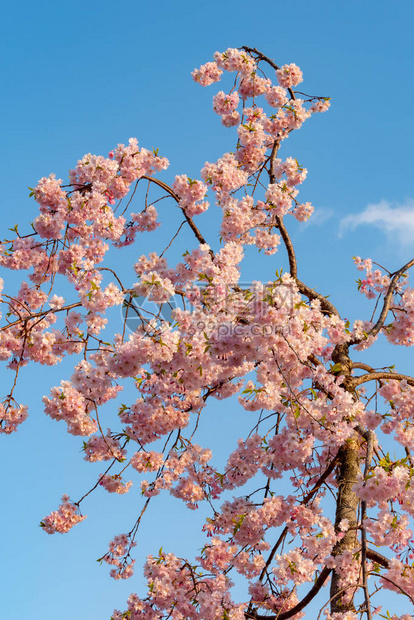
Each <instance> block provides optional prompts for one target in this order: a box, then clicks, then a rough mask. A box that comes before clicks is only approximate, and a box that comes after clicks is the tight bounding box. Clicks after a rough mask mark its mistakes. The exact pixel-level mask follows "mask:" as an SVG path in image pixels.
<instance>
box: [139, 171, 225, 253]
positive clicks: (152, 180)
mask: <svg viewBox="0 0 414 620" xmlns="http://www.w3.org/2000/svg"><path fill="white" fill-rule="evenodd" d="M141 179H145V180H146V181H150V183H155V185H158V186H159V187H161V188H162V189H163V190H164V191H165V192H167V194H169V195H170V196H171V197H172V198H174V200H175V201H176V203H177V204H178V206H180V198H179V196H177V194H176V193H175V192H174V190H173V189H172V188H171V187H170V186H169V185H167V183H164V181H160V179H156V178H155V177H149V176H147V175H146V174H144V176H142V177H141ZM180 209H181V211H182V212H183V214H184V217H185V219H186V222H187V224H188V225H189V227H190V228H191V230H192V231H193V233H194V235H195V237H196V239H197V241H198V242H199V243H203V244H206V245H208V244H207V241H206V240H205V239H204V237H203V235H202V234H201V232H200V230H199V229H198V228H197V226H196V225H195V224H194V222H193V220H192V218H191V217H190V216H189V215H187V213H186V212H185V209H183V208H182V207H181V206H180ZM212 252H213V251H212V250H211V251H210V253H212ZM213 256H214V253H213Z"/></svg>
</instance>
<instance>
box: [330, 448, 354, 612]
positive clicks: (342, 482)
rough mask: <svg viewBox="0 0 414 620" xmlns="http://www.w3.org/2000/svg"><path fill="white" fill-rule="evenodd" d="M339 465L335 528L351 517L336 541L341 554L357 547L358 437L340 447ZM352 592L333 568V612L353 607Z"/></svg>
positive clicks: (338, 552)
mask: <svg viewBox="0 0 414 620" xmlns="http://www.w3.org/2000/svg"><path fill="white" fill-rule="evenodd" d="M339 459H340V464H339V468H338V495H337V502H336V514H335V528H336V529H337V528H338V525H339V523H340V522H341V521H342V519H348V521H349V529H348V531H347V532H346V533H345V536H344V537H343V538H342V540H340V541H339V543H338V544H337V545H336V547H335V549H334V551H333V555H335V556H336V555H341V554H342V553H343V552H344V551H346V550H347V551H351V552H352V551H354V550H355V549H356V548H357V547H358V537H357V510H358V497H357V496H356V494H355V492H354V491H353V486H354V484H355V482H356V480H357V476H358V473H359V446H358V441H357V439H356V438H355V439H350V440H348V441H347V442H346V444H345V445H344V446H342V448H341V449H340V455H339ZM352 594H353V593H351V592H349V591H345V592H344V591H342V586H341V583H340V575H339V574H338V572H337V571H335V570H334V571H333V574H332V581H331V612H332V613H333V612H340V611H342V612H344V611H351V610H354V604H353V595H352Z"/></svg>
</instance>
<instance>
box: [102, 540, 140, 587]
mask: <svg viewBox="0 0 414 620" xmlns="http://www.w3.org/2000/svg"><path fill="white" fill-rule="evenodd" d="M136 544H137V543H136V542H134V541H132V540H131V537H130V535H129V534H118V535H117V536H115V537H114V538H113V539H112V540H111V542H110V543H109V550H108V552H107V553H105V555H103V556H102V557H101V558H99V561H100V562H102V561H103V562H106V563H107V564H109V565H110V566H113V567H114V568H112V569H111V571H110V575H111V577H113V579H129V578H130V577H132V575H133V574H134V564H135V560H132V559H131V557H130V554H129V553H130V551H131V549H132V548H133V547H135V546H136Z"/></svg>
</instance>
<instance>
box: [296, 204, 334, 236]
mask: <svg viewBox="0 0 414 620" xmlns="http://www.w3.org/2000/svg"><path fill="white" fill-rule="evenodd" d="M334 215H335V211H334V209H331V208H330V207H316V208H315V211H314V212H313V213H312V215H311V217H310V218H309V219H308V220H306V221H305V222H302V225H301V229H302V230H303V229H304V228H307V227H308V226H322V225H323V224H325V222H327V221H328V220H330V219H331V218H332V217H334Z"/></svg>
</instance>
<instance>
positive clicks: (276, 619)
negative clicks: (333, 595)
mask: <svg viewBox="0 0 414 620" xmlns="http://www.w3.org/2000/svg"><path fill="white" fill-rule="evenodd" d="M331 570H332V569H331V568H327V567H326V566H325V567H324V568H323V569H322V571H321V573H320V575H319V577H318V578H317V580H316V581H315V583H314V584H313V586H312V588H311V589H310V590H309V592H308V593H307V595H306V596H305V597H304V598H303V599H302V600H301V601H299V603H297V605H295V606H294V607H292V609H289V610H288V611H285V612H282V613H278V614H277V616H262V615H260V614H255V613H254V612H251V613H246V614H245V616H246V618H254V619H255V620H287V619H288V618H291V617H292V616H294V615H295V614H298V613H299V612H300V611H302V609H305V607H306V606H307V605H308V604H309V603H310V602H311V600H312V599H314V598H315V596H316V595H317V594H318V592H319V590H320V589H321V588H322V586H323V584H324V583H325V581H326V580H327V579H328V577H329V574H330V572H331Z"/></svg>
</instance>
